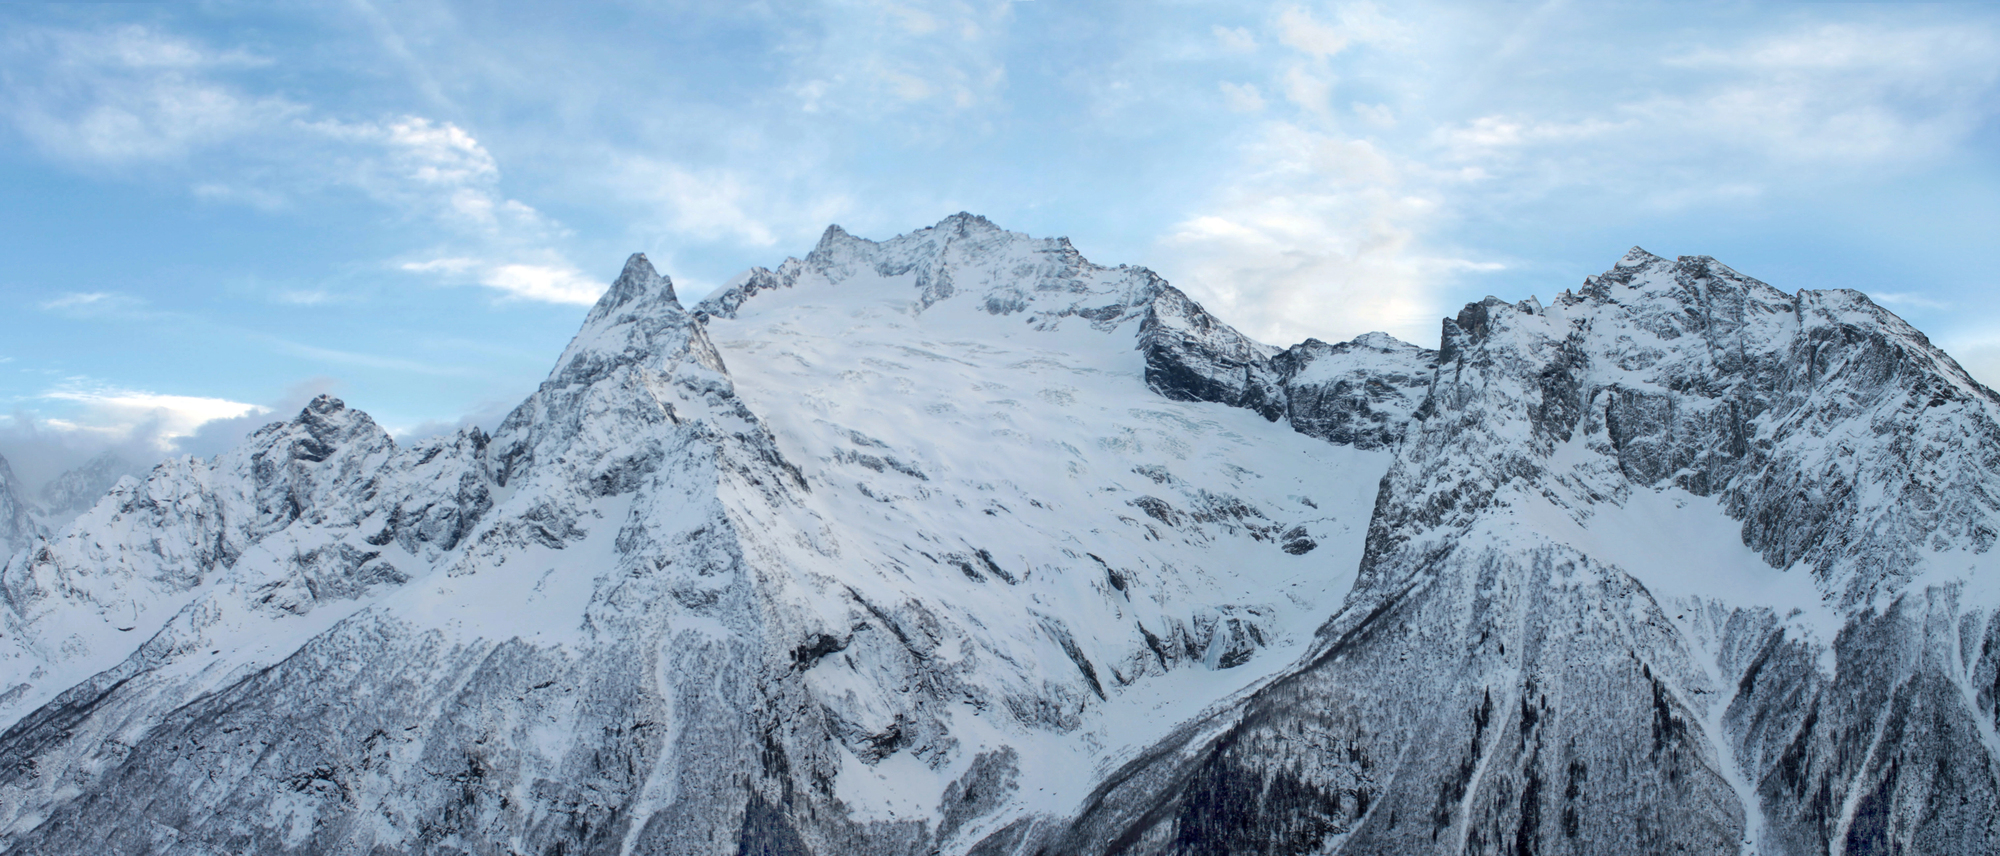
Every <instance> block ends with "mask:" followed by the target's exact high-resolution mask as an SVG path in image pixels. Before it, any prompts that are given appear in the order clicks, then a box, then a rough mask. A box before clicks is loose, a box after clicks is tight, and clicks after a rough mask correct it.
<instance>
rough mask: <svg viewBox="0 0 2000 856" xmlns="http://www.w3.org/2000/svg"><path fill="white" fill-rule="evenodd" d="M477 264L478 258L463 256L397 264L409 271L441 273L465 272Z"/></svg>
mask: <svg viewBox="0 0 2000 856" xmlns="http://www.w3.org/2000/svg"><path fill="white" fill-rule="evenodd" d="M478 266H479V260H478V259H469V258H466V257H464V256H454V257H451V258H443V259H432V260H430V261H427V262H404V263H403V264H401V265H399V267H401V268H402V269H403V270H406V271H409V272H411V273H442V274H461V273H465V272H466V271H469V270H472V269H473V268H476V267H478Z"/></svg>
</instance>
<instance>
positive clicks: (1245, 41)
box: [1214, 24, 1257, 53]
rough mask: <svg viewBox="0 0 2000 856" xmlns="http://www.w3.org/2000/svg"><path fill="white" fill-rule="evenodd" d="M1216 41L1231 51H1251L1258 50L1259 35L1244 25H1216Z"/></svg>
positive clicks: (1224, 48)
mask: <svg viewBox="0 0 2000 856" xmlns="http://www.w3.org/2000/svg"><path fill="white" fill-rule="evenodd" d="M1214 32H1215V41H1216V43H1217V44H1220V45H1221V46H1222V49H1223V50H1225V51H1228V52H1230V53H1251V52H1254V51H1256V50H1257V37H1256V36H1253V35H1251V34H1250V31H1249V30H1246V29H1244V28H1242V27H1225V26H1222V25H1221V24H1217V25H1215V30H1214Z"/></svg>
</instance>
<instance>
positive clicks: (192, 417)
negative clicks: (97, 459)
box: [40, 386, 264, 452]
mask: <svg viewBox="0 0 2000 856" xmlns="http://www.w3.org/2000/svg"><path fill="white" fill-rule="evenodd" d="M40 397H41V398H43V399H47V400H51V401H60V402H67V403H70V404H72V405H74V406H76V408H77V412H76V413H74V414H72V415H70V416H68V417H66V418H49V419H46V420H44V422H45V424H46V425H47V426H48V427H50V428H53V429H56V430H58V431H63V432H72V433H79V434H85V435H91V436H94V437H96V438H98V439H100V440H104V441H111V442H118V441H124V440H130V439H142V438H139V437H138V436H137V435H140V434H148V435H149V439H150V440H151V442H152V443H153V444H154V445H155V446H157V447H158V448H159V449H160V450H161V451H163V452H164V451H168V450H170V449H171V448H172V445H173V441H174V440H176V439H178V438H181V437H187V436H191V435H192V434H194V432H195V430H196V429H198V428H200V427H201V426H202V425H203V424H205V423H208V422H213V421H215V420H218V419H234V418H237V417H241V416H245V415H248V414H251V413H262V412H264V408H261V407H258V406H256V405H253V404H245V403H243V402H240V401H230V400H228V399H222V398H203V397H199V396H191V395H167V394H162V393H155V392H143V391H138V390H128V389H115V388H106V387H86V386H71V387H69V388H64V389H56V390H51V391H49V392H45V393H42V395H41V396H40Z"/></svg>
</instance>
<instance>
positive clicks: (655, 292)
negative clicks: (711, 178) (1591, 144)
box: [585, 253, 681, 324]
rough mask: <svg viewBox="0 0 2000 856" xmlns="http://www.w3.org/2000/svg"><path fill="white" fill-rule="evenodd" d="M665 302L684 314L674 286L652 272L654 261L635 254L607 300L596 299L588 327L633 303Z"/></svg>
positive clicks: (605, 292) (668, 280) (628, 260)
mask: <svg viewBox="0 0 2000 856" xmlns="http://www.w3.org/2000/svg"><path fill="white" fill-rule="evenodd" d="M647 301H663V302H665V303H666V304H667V305H669V306H671V307H673V309H674V311H676V312H679V311H681V301H680V298H679V297H678V296H676V295H675V294H674V282H673V280H672V279H669V278H668V277H666V276H664V275H662V274H661V273H660V272H659V271H658V270H656V269H654V268H653V262H652V260H650V259H648V258H646V254H645V253H633V254H632V255H631V256H629V257H627V258H626V259H625V268H624V270H622V271H619V273H618V279H616V280H614V281H612V283H611V287H610V288H608V289H605V291H604V296H603V297H599V298H598V299H597V305H595V306H592V307H591V308H590V317H589V319H588V320H587V321H586V322H585V323H586V324H589V323H593V322H597V321H602V320H603V319H605V318H607V317H610V316H611V314H612V313H614V312H616V311H617V310H619V309H622V308H624V307H626V306H630V305H632V304H634V303H640V302H647Z"/></svg>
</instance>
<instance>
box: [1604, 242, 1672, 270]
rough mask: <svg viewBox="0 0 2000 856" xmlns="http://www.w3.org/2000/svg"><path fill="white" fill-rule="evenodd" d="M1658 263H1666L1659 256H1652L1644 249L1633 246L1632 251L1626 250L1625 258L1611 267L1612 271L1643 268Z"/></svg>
mask: <svg viewBox="0 0 2000 856" xmlns="http://www.w3.org/2000/svg"><path fill="white" fill-rule="evenodd" d="M1659 261H1666V260H1665V259H1663V258H1661V257H1659V256H1656V255H1653V254H1652V253H1649V252H1646V248H1645V247H1637V246H1635V247H1633V248H1632V249H1629V250H1626V251H1625V257H1624V258H1622V259H1619V260H1618V263H1617V264H1615V265H1612V267H1613V268H1614V269H1615V268H1634V267H1644V266H1646V265H1649V264H1652V263H1653V262H1659Z"/></svg>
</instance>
